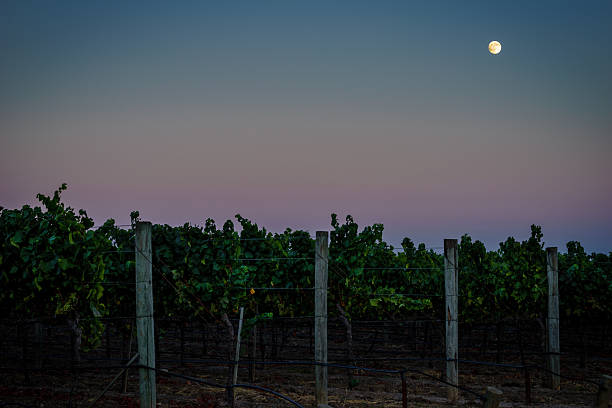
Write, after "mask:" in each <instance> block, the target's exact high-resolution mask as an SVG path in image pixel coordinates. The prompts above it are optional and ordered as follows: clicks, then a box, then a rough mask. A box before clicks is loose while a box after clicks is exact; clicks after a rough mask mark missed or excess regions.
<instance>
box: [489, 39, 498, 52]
mask: <svg viewBox="0 0 612 408" xmlns="http://www.w3.org/2000/svg"><path fill="white" fill-rule="evenodd" d="M489 52H490V53H491V54H494V55H497V54H499V53H500V52H501V44H500V43H499V41H491V42H490V43H489Z"/></svg>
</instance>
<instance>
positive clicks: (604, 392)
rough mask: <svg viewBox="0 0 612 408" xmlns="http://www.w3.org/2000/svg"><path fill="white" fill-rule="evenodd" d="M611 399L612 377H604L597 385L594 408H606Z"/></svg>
mask: <svg viewBox="0 0 612 408" xmlns="http://www.w3.org/2000/svg"><path fill="white" fill-rule="evenodd" d="M610 399H612V377H610V376H609V375H604V376H602V378H601V382H600V383H599V390H597V399H596V400H595V407H596V408H607V407H608V403H609V402H610Z"/></svg>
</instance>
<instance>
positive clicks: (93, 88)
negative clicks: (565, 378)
mask: <svg viewBox="0 0 612 408" xmlns="http://www.w3.org/2000/svg"><path fill="white" fill-rule="evenodd" d="M611 21H612V2H610V1H608V0H602V1H560V0H555V1H544V0H538V1H533V0H529V1H516V0H513V1H505V2H495V1H469V2H464V1H444V2H443V1H422V2H413V1H410V2H408V1H363V2H362V1H346V2H329V1H303V2H297V1H286V0H283V1H244V2H242V1H227V2H221V1H216V2H207V1H193V2H188V1H181V2H161V1H160V2H155V1H146V2H145V1H143V2H135V1H129V2H126V1H103V2H102V1H91V2H87V1H80V0H79V1H32V2H31V1H25V0H3V1H2V2H1V3H0V205H2V206H4V207H7V208H15V207H20V206H21V205H23V204H25V203H29V204H33V203H35V198H34V197H35V195H36V193H39V192H44V193H51V192H52V191H53V190H54V189H55V188H57V186H59V185H60V184H61V183H62V182H67V183H68V185H69V189H68V191H67V192H66V193H65V200H66V201H67V202H68V204H69V205H71V206H72V207H75V208H84V209H86V210H87V211H88V213H89V215H90V216H92V217H93V218H94V219H95V221H96V222H97V223H102V222H103V221H104V220H105V219H107V218H109V217H112V218H115V219H116V220H117V221H118V223H120V224H121V223H127V222H129V213H130V211H131V210H139V211H140V213H141V216H142V218H143V219H146V220H151V221H153V222H157V223H169V224H172V225H178V224H182V223H184V222H191V223H201V222H202V221H203V220H204V219H206V218H208V217H212V218H214V219H216V220H217V222H218V223H222V222H223V220H225V219H227V218H231V217H233V215H234V214H236V213H240V214H242V215H243V216H245V217H247V218H250V219H252V220H254V221H255V222H257V223H258V224H260V225H263V226H265V227H266V228H268V229H270V230H272V231H282V230H283V229H284V228H285V227H291V228H301V229H307V230H309V231H311V232H314V231H315V230H317V229H329V222H330V214H331V213H332V212H336V213H338V214H339V215H340V216H341V217H342V218H343V217H344V216H345V215H347V214H352V215H353V216H354V217H355V218H356V220H357V222H358V223H359V224H361V225H365V224H371V223H374V222H382V223H384V225H385V228H386V230H385V239H386V240H387V241H389V242H391V243H393V244H398V243H399V242H400V241H401V238H402V237H404V236H409V237H411V238H412V239H413V240H416V241H419V242H425V243H427V244H428V245H431V246H440V245H442V240H443V239H444V238H454V237H456V238H459V237H460V236H461V235H462V234H464V233H469V234H471V235H472V237H473V238H475V239H480V240H483V241H484V242H485V243H486V244H487V246H488V247H489V248H496V247H497V244H498V243H499V242H500V241H503V240H504V239H505V238H506V237H508V236H515V237H517V238H518V239H526V238H527V236H528V233H529V226H530V224H533V223H535V224H539V225H542V227H543V231H544V238H545V240H546V244H547V245H558V246H560V247H564V245H565V242H567V241H569V240H579V241H581V242H582V243H583V245H584V246H585V247H586V248H587V250H597V251H606V252H607V251H610V250H612V210H611V203H612V177H611V175H612V159H611V158H610V153H612V45H611V44H610V43H609V42H610V41H612V24H611V23H610V22H611ZM491 40H498V41H500V42H501V43H502V52H501V54H499V55H497V56H493V55H491V54H489V52H488V50H487V44H488V43H489V41H491Z"/></svg>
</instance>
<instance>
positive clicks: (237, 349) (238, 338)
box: [232, 307, 244, 385]
mask: <svg viewBox="0 0 612 408" xmlns="http://www.w3.org/2000/svg"><path fill="white" fill-rule="evenodd" d="M243 317H244V307H241V308H240V319H239V320H238V334H237V335H236V355H235V356H234V377H233V378H234V379H233V381H232V385H236V384H237V383H238V362H239V361H240V337H241V336H240V332H242V319H243Z"/></svg>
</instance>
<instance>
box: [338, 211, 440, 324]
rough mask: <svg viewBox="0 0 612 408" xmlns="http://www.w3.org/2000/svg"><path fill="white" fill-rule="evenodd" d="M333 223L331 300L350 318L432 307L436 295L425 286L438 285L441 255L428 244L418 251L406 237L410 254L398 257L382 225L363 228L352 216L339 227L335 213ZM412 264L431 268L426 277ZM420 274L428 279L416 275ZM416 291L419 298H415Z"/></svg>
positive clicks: (407, 249) (405, 241)
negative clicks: (426, 292) (360, 227)
mask: <svg viewBox="0 0 612 408" xmlns="http://www.w3.org/2000/svg"><path fill="white" fill-rule="evenodd" d="M331 224H332V227H333V230H332V232H331V236H330V250H329V253H330V259H329V265H330V268H329V280H330V284H329V287H330V289H331V291H330V298H331V300H332V301H333V302H335V303H337V304H339V305H340V306H341V307H342V308H343V309H344V310H345V311H346V313H347V315H348V316H349V317H352V318H354V317H364V316H372V315H375V316H377V317H378V318H383V317H393V316H394V315H397V314H401V313H405V312H423V311H426V310H428V309H431V308H432V306H433V303H432V299H431V298H428V297H421V296H420V295H421V291H422V290H427V289H430V288H431V287H432V286H436V283H434V282H435V280H436V277H437V276H439V274H436V272H437V271H439V257H438V256H437V255H436V254H435V253H433V252H431V251H425V247H424V246H419V250H415V249H414V245H412V243H411V242H410V240H404V244H405V245H406V247H405V248H404V249H405V251H406V252H404V254H400V256H398V255H397V254H396V253H395V251H394V249H393V247H391V246H390V245H388V244H387V243H386V242H384V240H383V239H382V234H383V229H384V227H383V225H382V224H374V225H372V226H367V227H365V228H364V229H363V230H362V231H361V232H359V227H358V225H357V223H355V221H354V219H353V217H351V216H350V215H349V216H347V217H346V223H345V224H343V225H340V224H339V223H338V219H337V216H336V214H332V223H331ZM411 245H412V246H411ZM410 268H427V271H426V272H425V273H424V274H423V275H421V273H422V272H421V271H422V270H421V269H410ZM430 268H433V269H430ZM417 276H422V277H424V278H425V279H424V280H420V279H415V278H416V277H417ZM413 293H414V294H416V295H417V296H412V294H413ZM428 294H432V295H435V293H432V292H429V293H428Z"/></svg>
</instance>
